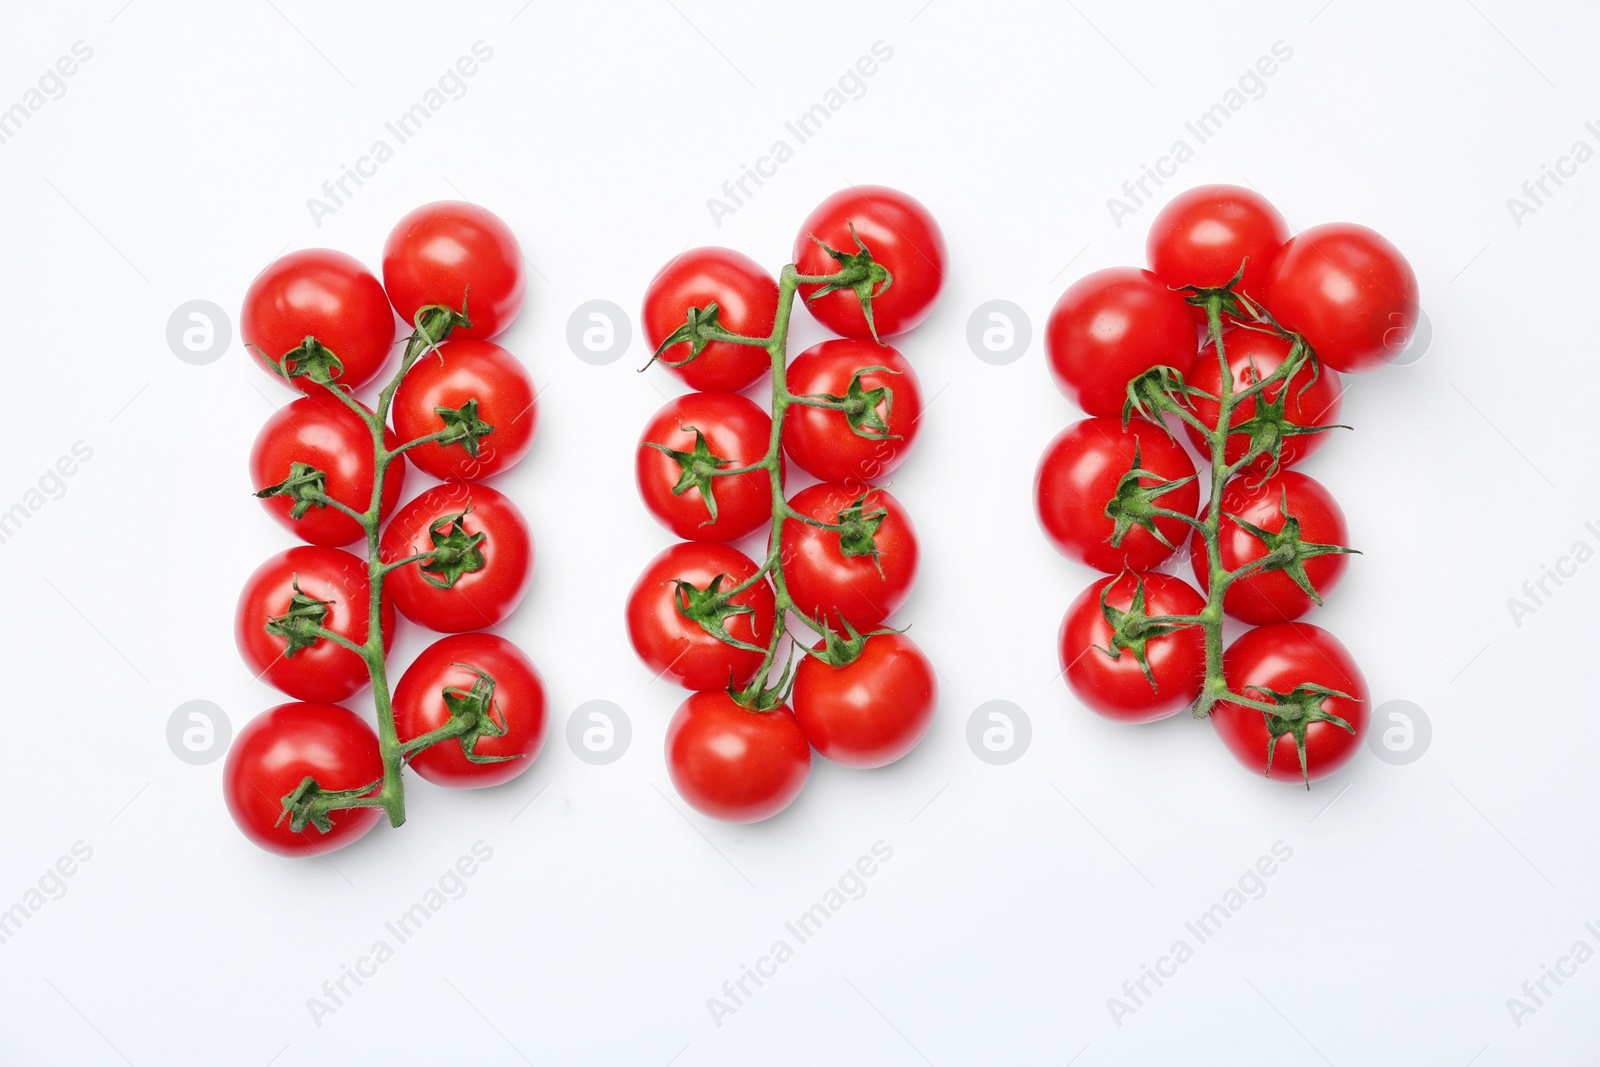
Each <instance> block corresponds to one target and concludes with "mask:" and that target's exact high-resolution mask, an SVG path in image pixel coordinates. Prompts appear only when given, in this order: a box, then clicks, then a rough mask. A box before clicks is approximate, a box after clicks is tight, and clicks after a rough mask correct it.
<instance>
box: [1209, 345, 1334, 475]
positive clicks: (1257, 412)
mask: <svg viewBox="0 0 1600 1067" xmlns="http://www.w3.org/2000/svg"><path fill="white" fill-rule="evenodd" d="M1294 347H1300V348H1301V349H1302V350H1303V351H1304V352H1305V353H1306V359H1307V361H1308V363H1309V365H1310V366H1311V368H1312V379H1311V381H1310V382H1307V383H1306V384H1305V385H1303V386H1301V387H1300V392H1301V393H1303V392H1305V390H1307V389H1309V388H1311V385H1312V383H1313V382H1315V381H1316V375H1318V374H1320V373H1321V368H1320V367H1319V366H1318V364H1317V360H1316V357H1315V356H1313V355H1312V354H1311V350H1310V349H1309V348H1305V347H1304V341H1302V340H1299V339H1298V338H1297V339H1296V340H1295V341H1294V342H1293V345H1292V346H1291V348H1290V352H1289V355H1288V356H1286V357H1285V358H1284V362H1286V363H1287V362H1289V361H1290V360H1293V359H1295V358H1296V357H1295V352H1294ZM1250 370H1251V374H1252V375H1254V374H1255V368H1254V367H1251V368H1250ZM1291 377H1292V375H1291ZM1258 380H1259V379H1258ZM1249 384H1251V385H1254V384H1255V382H1251V383H1249ZM1269 392H1271V390H1270V389H1263V390H1261V391H1260V392H1258V393H1256V394H1255V396H1254V397H1252V398H1251V399H1252V400H1254V402H1255V409H1254V411H1252V412H1251V414H1250V417H1249V418H1248V419H1245V420H1244V421H1243V422H1238V423H1234V425H1233V426H1232V427H1231V428H1230V429H1229V430H1228V436H1229V437H1232V436H1234V435H1235V434H1244V435H1246V436H1248V437H1249V438H1250V444H1249V447H1248V448H1247V449H1246V452H1245V454H1246V455H1263V456H1266V457H1267V458H1268V459H1269V460H1270V461H1271V462H1269V463H1268V464H1267V468H1266V470H1265V471H1263V472H1262V474H1263V477H1267V478H1270V477H1271V476H1272V475H1274V474H1276V473H1277V471H1278V460H1279V456H1280V455H1281V453H1282V451H1283V443H1284V441H1286V440H1287V439H1289V438H1291V437H1301V436H1304V435H1306V434H1314V433H1326V432H1327V431H1328V430H1348V429H1349V428H1350V427H1348V426H1344V425H1342V424H1338V423H1330V424H1329V425H1326V426H1301V425H1300V424H1299V423H1296V422H1290V421H1289V417H1288V415H1287V413H1286V410H1285V409H1286V407H1287V405H1288V403H1289V382H1288V381H1285V382H1283V383H1282V384H1280V385H1279V387H1278V390H1277V395H1276V396H1273V397H1268V396H1267V393H1269ZM1298 395H1299V393H1296V396H1298Z"/></svg>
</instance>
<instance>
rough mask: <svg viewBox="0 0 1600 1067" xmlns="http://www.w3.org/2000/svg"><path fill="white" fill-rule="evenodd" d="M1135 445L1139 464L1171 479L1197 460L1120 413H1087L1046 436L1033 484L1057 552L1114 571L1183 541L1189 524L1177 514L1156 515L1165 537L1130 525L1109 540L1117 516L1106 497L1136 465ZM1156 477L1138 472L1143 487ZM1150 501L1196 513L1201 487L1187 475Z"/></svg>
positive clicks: (1150, 561)
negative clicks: (1115, 541)
mask: <svg viewBox="0 0 1600 1067" xmlns="http://www.w3.org/2000/svg"><path fill="white" fill-rule="evenodd" d="M1136 448H1137V450H1138V452H1139V464H1140V469H1142V470H1147V471H1150V472H1151V473H1152V474H1157V475H1160V476H1161V477H1162V478H1165V479H1167V480H1168V481H1178V480H1179V479H1182V478H1192V477H1193V476H1194V473H1195V470H1194V462H1193V461H1192V460H1191V459H1190V458H1189V454H1188V453H1187V452H1185V451H1184V450H1183V446H1182V445H1180V444H1178V443H1177V442H1176V441H1172V440H1169V439H1168V438H1167V435H1166V434H1165V433H1163V432H1162V431H1161V430H1160V429H1159V428H1157V427H1156V426H1153V425H1151V424H1150V423H1147V422H1144V421H1142V420H1138V419H1135V420H1134V421H1133V422H1131V423H1129V424H1128V428H1127V429H1126V430H1124V429H1123V428H1122V422H1121V420H1120V419H1084V420H1082V421H1081V422H1075V423H1073V424H1072V425H1071V426H1068V427H1067V428H1066V429H1065V430H1062V431H1061V433H1060V434H1058V435H1057V436H1056V439H1055V440H1054V441H1051V442H1050V444H1049V446H1048V447H1047V448H1046V449H1045V450H1044V456H1043V457H1042V458H1041V459H1040V460H1039V471H1038V473H1037V474H1036V475H1035V476H1034V482H1033V491H1034V502H1035V507H1036V508H1037V510H1038V514H1039V525H1040V526H1041V527H1042V528H1043V529H1044V533H1045V536H1046V537H1048V538H1049V539H1050V543H1051V544H1053V545H1055V546H1056V551H1057V552H1060V553H1061V554H1062V555H1063V556H1066V557H1067V558H1068V559H1074V560H1077V561H1078V562H1079V563H1087V564H1088V565H1089V566H1091V567H1093V568H1094V569H1095V570H1100V571H1105V572H1106V573H1108V574H1116V573H1117V572H1118V571H1121V570H1123V569H1124V568H1127V569H1128V570H1135V571H1143V570H1149V569H1151V568H1152V567H1154V566H1155V565H1156V564H1158V563H1160V562H1161V561H1162V560H1164V559H1166V558H1167V557H1168V556H1170V555H1172V553H1173V552H1174V551H1176V546H1178V545H1181V544H1183V542H1184V539H1185V538H1187V537H1188V536H1189V530H1190V527H1189V526H1188V525H1187V524H1185V523H1183V522H1181V521H1179V520H1178V519H1170V518H1165V517H1157V518H1156V519H1155V520H1154V522H1155V527H1156V529H1157V530H1160V531H1161V535H1162V536H1163V537H1165V538H1166V539H1167V542H1168V544H1162V543H1161V542H1160V540H1158V539H1157V538H1156V537H1155V535H1154V534H1152V533H1151V532H1150V531H1149V530H1147V529H1145V528H1144V527H1142V526H1134V527H1132V528H1130V529H1129V530H1128V531H1127V535H1126V536H1125V537H1124V538H1123V539H1122V544H1121V546H1120V547H1113V546H1112V545H1111V542H1110V538H1111V536H1112V533H1113V531H1114V530H1115V528H1116V524H1115V523H1114V522H1113V521H1112V519H1111V518H1110V517H1108V516H1107V515H1106V504H1107V502H1108V501H1110V500H1111V499H1112V498H1113V497H1114V496H1115V495H1116V493H1117V486H1118V485H1119V484H1120V483H1121V481H1122V477H1123V475H1125V474H1127V473H1129V472H1130V471H1131V470H1132V469H1133V458H1134V451H1135V449H1136ZM1158 483H1159V480H1158V479H1156V478H1140V479H1139V485H1140V486H1144V487H1150V486H1154V485H1157V484H1158ZM1152 503H1153V504H1154V506H1156V507H1161V508H1165V509H1166V510H1168V511H1181V512H1183V513H1184V514H1185V515H1193V514H1194V513H1195V511H1196V510H1197V509H1198V508H1199V507H1200V489H1199V487H1198V486H1197V485H1196V484H1195V483H1194V482H1192V481H1191V482H1188V483H1186V484H1184V485H1180V486H1179V487H1177V488H1176V489H1172V490H1169V491H1167V492H1165V493H1162V494H1161V495H1159V496H1157V497H1156V498H1155V499H1154V501H1153V502H1152Z"/></svg>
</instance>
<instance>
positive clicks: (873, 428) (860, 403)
mask: <svg viewBox="0 0 1600 1067" xmlns="http://www.w3.org/2000/svg"><path fill="white" fill-rule="evenodd" d="M873 373H878V374H900V373H902V372H900V371H897V370H894V369H893V368H891V367H862V368H861V369H860V370H858V371H856V372H855V373H854V374H852V375H851V376H850V387H849V388H848V389H846V390H845V393H844V396H835V395H834V394H832V393H807V394H805V395H804V396H801V397H798V398H797V399H798V400H799V401H800V403H802V404H803V403H805V402H806V401H807V400H820V401H824V402H826V403H828V404H830V405H833V404H837V405H838V410H839V411H840V412H842V413H843V414H844V418H845V422H847V423H848V424H849V425H850V432H851V433H853V434H855V435H856V436H857V437H865V438H866V439H867V440H869V441H898V440H900V435H899V434H892V433H890V432H889V422H888V420H889V417H890V416H891V415H892V414H894V390H893V389H891V388H890V387H889V386H887V385H880V386H878V387H876V388H874V389H864V388H862V385H861V376H862V375H864V374H873ZM879 404H882V405H883V414H882V415H879V414H878V405H879Z"/></svg>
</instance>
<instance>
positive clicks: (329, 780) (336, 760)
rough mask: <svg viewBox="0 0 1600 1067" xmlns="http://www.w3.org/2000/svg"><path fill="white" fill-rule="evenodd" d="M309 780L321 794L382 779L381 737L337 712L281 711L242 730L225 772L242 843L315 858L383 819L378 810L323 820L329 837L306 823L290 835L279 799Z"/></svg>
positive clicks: (291, 707) (304, 707) (296, 707)
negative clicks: (330, 826) (325, 821)
mask: <svg viewBox="0 0 1600 1067" xmlns="http://www.w3.org/2000/svg"><path fill="white" fill-rule="evenodd" d="M306 778H315V779H316V780H317V785H318V786H320V787H321V788H322V789H323V791H324V792H338V791H342V790H345V789H359V788H361V787H362V786H364V785H371V784H373V783H375V782H378V781H379V780H381V779H382V778H383V755H382V752H381V750H380V749H379V747H378V735H377V734H375V733H373V732H372V727H370V726H368V725H367V724H366V722H365V721H363V720H362V718H361V717H360V716H359V715H357V714H356V713H355V712H353V711H351V710H350V709H349V708H346V707H341V706H340V705H338V704H279V705H278V706H277V707H275V708H269V709H268V710H266V711H264V712H262V713H261V714H260V715H257V716H256V717H255V718H253V719H251V720H250V721H249V722H248V723H246V724H245V727H244V729H243V730H240V731H239V736H238V737H236V738H234V741H233V745H232V746H231V747H230V748H229V749H228V758H227V760H226V761H225V762H224V763H223V765H222V796H223V799H224V800H226V801H227V804H228V814H230V815H232V816H233V821H234V823H235V824H237V825H238V827H239V829H240V831H242V832H243V833H244V836H246V837H248V838H249V839H250V840H251V841H253V842H255V843H256V844H258V845H260V846H261V847H262V848H264V849H266V850H267V851H268V852H276V853H277V854H278V855H280V856H320V855H322V854H324V853H327V852H333V851H334V850H336V849H341V848H344V847H345V846H346V845H349V844H352V843H354V842H355V841H356V839H358V838H360V837H362V836H364V835H365V834H366V833H367V832H368V831H370V830H371V829H372V828H373V827H374V826H376V825H378V820H379V819H380V818H382V816H383V809H382V808H375V807H374V808H365V807H363V808H342V809H340V810H337V811H330V812H329V813H328V821H329V822H330V823H332V828H331V829H329V830H328V831H327V832H326V833H324V832H322V831H321V830H318V829H317V828H316V827H315V826H313V825H312V824H310V823H307V824H306V826H305V828H304V829H302V830H301V831H300V832H299V833H295V832H294V831H293V830H291V829H290V828H289V824H290V818H289V816H286V815H284V813H283V798H284V797H286V796H288V795H289V794H290V793H293V792H294V791H295V790H296V789H297V788H298V787H299V786H300V783H301V782H303V781H304V780H305V779H306Z"/></svg>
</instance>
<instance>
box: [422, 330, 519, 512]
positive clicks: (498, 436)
mask: <svg viewBox="0 0 1600 1067" xmlns="http://www.w3.org/2000/svg"><path fill="white" fill-rule="evenodd" d="M471 400H476V401H477V402H478V404H477V418H478V419H479V420H480V421H482V422H484V423H487V424H488V425H490V426H492V427H494V432H493V433H490V434H488V435H487V436H485V437H483V438H481V439H479V441H478V454H477V455H475V456H474V455H473V454H472V453H471V452H470V451H469V450H468V449H466V448H465V447H463V444H461V443H455V444H450V445H440V444H436V443H433V442H429V443H428V444H425V445H418V446H417V447H416V448H413V449H411V450H410V451H409V452H407V453H406V456H407V457H408V458H409V459H410V460H411V462H412V463H414V464H416V466H417V469H419V470H422V471H426V472H427V473H428V474H431V475H433V476H434V477H435V478H438V479H440V480H442V481H452V480H456V481H464V482H476V481H481V480H482V479H484V478H491V477H493V476H494V475H496V474H499V473H501V472H502V471H506V470H509V469H511V468H512V467H513V466H515V465H516V464H517V463H518V462H520V461H521V459H522V457H523V456H525V455H527V454H528V449H529V448H531V447H533V432H534V428H535V426H536V425H537V424H538V421H539V409H538V406H537V405H536V404H535V402H534V395H533V379H532V378H530V377H529V376H528V371H527V369H526V368H525V367H523V365H522V364H521V362H519V361H518V359H517V357H516V356H513V355H512V354H511V353H510V352H507V351H506V350H505V349H503V348H501V347H500V346H499V345H496V344H490V343H489V342H488V341H477V340H473V339H472V338H467V339H465V340H461V341H446V342H445V343H444V344H442V345H440V346H439V350H438V352H437V353H428V354H425V355H423V357H422V358H421V359H419V360H417V363H416V366H414V367H412V368H411V370H410V371H409V372H408V373H407V374H406V376H405V380H404V381H402V382H401V383H400V388H399V389H397V390H396V391H395V394H394V407H393V409H392V412H393V418H392V421H393V423H394V428H395V432H396V433H398V434H399V435H400V437H401V440H402V443H403V442H405V441H414V440H416V439H417V438H419V437H427V436H428V435H429V434H435V433H438V432H439V431H440V430H443V429H445V427H446V424H445V419H444V417H443V416H441V415H439V414H438V412H437V410H436V409H437V408H441V407H443V408H449V409H450V410H452V411H459V410H460V409H461V408H463V407H464V406H466V404H467V402H468V401H471Z"/></svg>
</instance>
